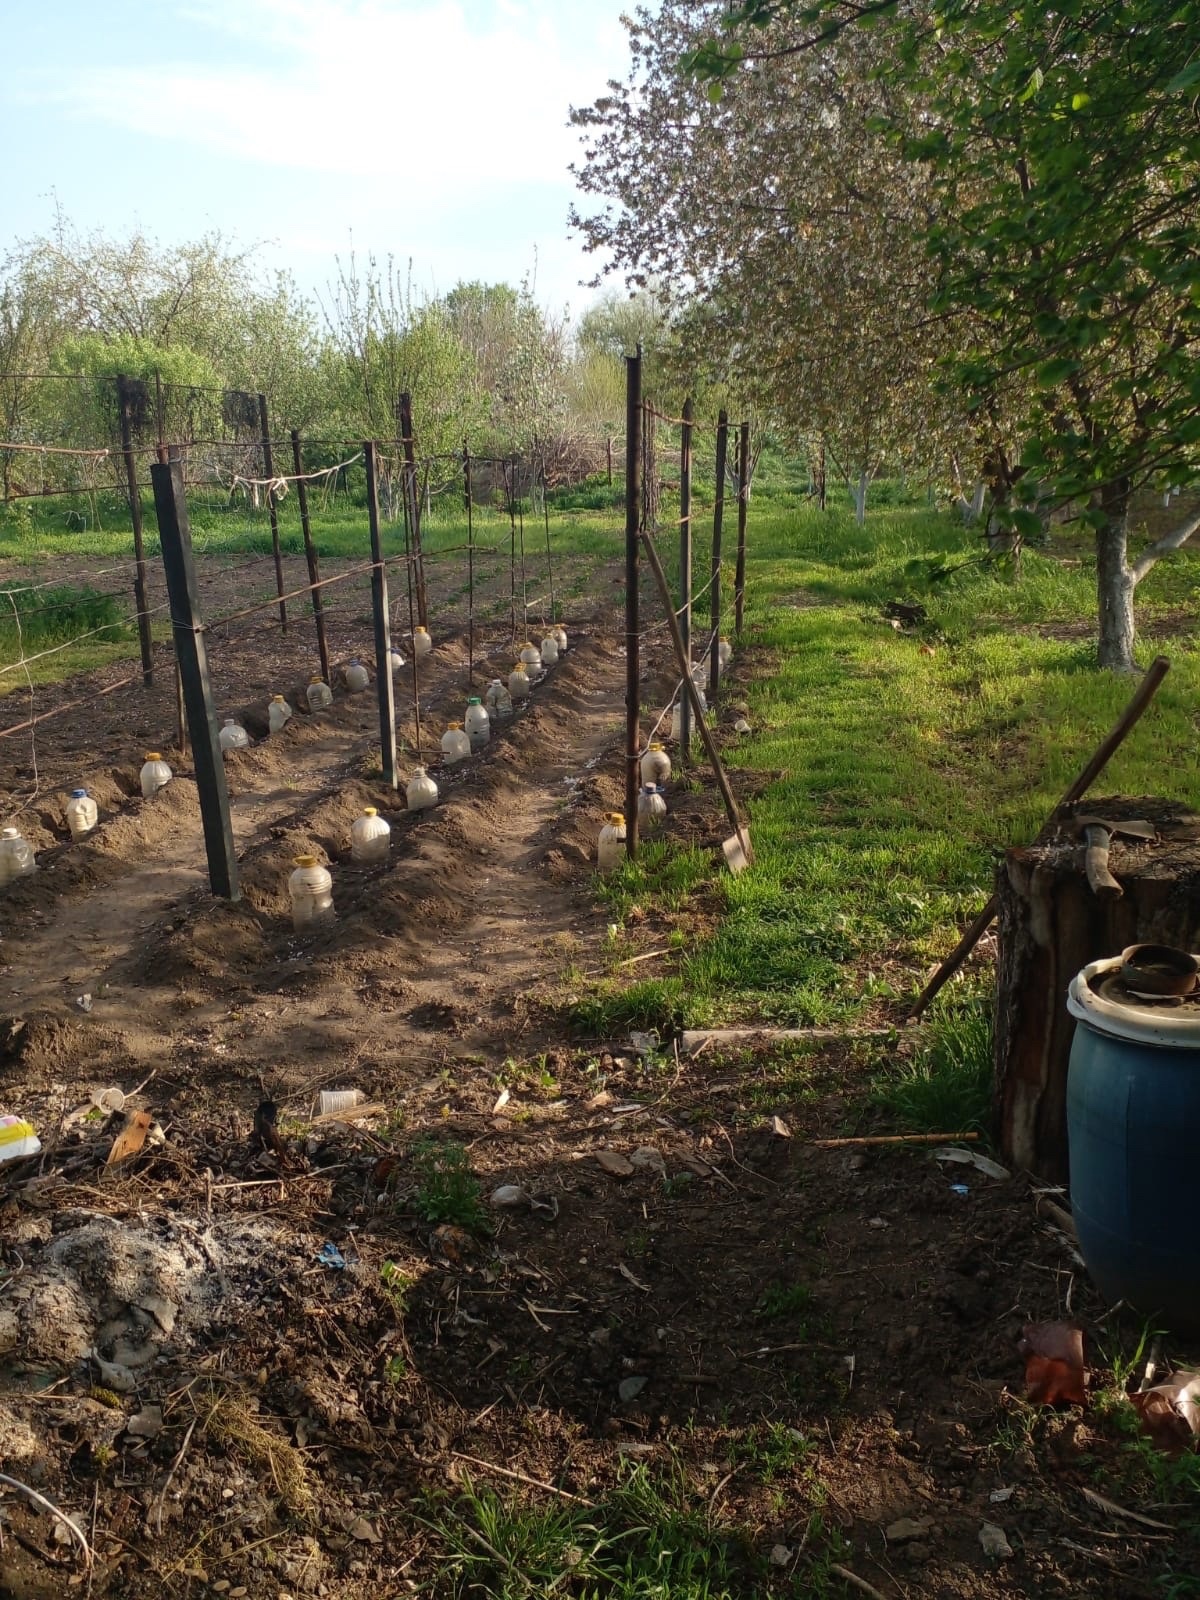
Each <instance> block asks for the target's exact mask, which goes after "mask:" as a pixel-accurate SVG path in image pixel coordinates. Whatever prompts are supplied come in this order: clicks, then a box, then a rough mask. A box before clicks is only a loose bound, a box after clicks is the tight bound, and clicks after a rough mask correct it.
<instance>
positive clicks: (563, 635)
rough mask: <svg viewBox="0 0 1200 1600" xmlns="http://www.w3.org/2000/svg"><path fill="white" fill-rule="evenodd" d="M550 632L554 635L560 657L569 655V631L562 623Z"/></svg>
mask: <svg viewBox="0 0 1200 1600" xmlns="http://www.w3.org/2000/svg"><path fill="white" fill-rule="evenodd" d="M550 632H551V633H552V634H553V635H554V642H555V644H556V645H557V646H558V653H559V655H560V656H565V655H566V653H567V630H566V629H565V628H564V627H563V625H562V623H561V622H560V623H558V624H557V625H556V626H555V627H553V628H551V629H550Z"/></svg>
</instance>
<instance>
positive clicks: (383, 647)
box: [363, 440, 416, 789]
mask: <svg viewBox="0 0 1200 1600" xmlns="http://www.w3.org/2000/svg"><path fill="white" fill-rule="evenodd" d="M363 458H364V460H365V461H366V464H367V522H368V524H369V526H370V529H371V562H372V566H371V610H372V612H373V614H374V618H375V688H376V692H377V693H378V695H379V748H380V755H381V762H382V766H383V781H384V783H386V784H387V785H388V787H389V788H391V789H395V788H397V787H398V786H399V780H398V778H397V776H396V698H395V694H394V692H393V689H392V638H391V630H390V628H389V626H388V590H387V568H386V567H385V566H384V564H383V544H382V541H381V540H380V536H379V482H378V479H377V477H376V473H375V446H374V444H373V443H371V441H370V440H368V441H367V443H366V444H364V445H363ZM413 653H414V655H415V654H416V652H415V651H414V652H413Z"/></svg>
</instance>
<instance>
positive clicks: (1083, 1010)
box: [1067, 956, 1200, 1050]
mask: <svg viewBox="0 0 1200 1600" xmlns="http://www.w3.org/2000/svg"><path fill="white" fill-rule="evenodd" d="M1123 960H1124V958H1123V957H1122V956H1109V957H1106V958H1105V959H1104V960H1103V961H1091V962H1089V963H1088V965H1087V966H1086V967H1084V968H1083V970H1082V971H1081V972H1078V973H1077V974H1076V975H1075V977H1074V978H1072V979H1071V986H1070V988H1069V989H1068V991H1067V1010H1068V1011H1069V1012H1070V1013H1071V1015H1072V1016H1073V1017H1074V1018H1075V1019H1076V1021H1078V1022H1084V1023H1086V1024H1087V1025H1088V1027H1090V1028H1094V1029H1095V1031H1096V1032H1097V1033H1104V1034H1107V1035H1108V1036H1109V1037H1110V1038H1113V1039H1128V1040H1129V1041H1131V1042H1132V1043H1134V1044H1150V1045H1159V1046H1165V1047H1170V1046H1175V1047H1176V1048H1179V1049H1189V1050H1200V1006H1196V1005H1182V1006H1180V1005H1167V1004H1164V1003H1163V1000H1162V999H1161V998H1151V999H1146V1000H1138V999H1136V998H1135V997H1134V996H1133V995H1131V994H1130V993H1129V992H1128V991H1127V990H1126V989H1125V988H1124V987H1123V986H1118V984H1117V983H1116V974H1117V973H1118V972H1119V971H1120V968H1121V965H1122V962H1123Z"/></svg>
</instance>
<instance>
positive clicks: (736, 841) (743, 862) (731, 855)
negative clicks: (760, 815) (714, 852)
mask: <svg viewBox="0 0 1200 1600" xmlns="http://www.w3.org/2000/svg"><path fill="white" fill-rule="evenodd" d="M743 839H744V840H745V841H746V848H745V849H744V850H743V848H742V840H743ZM721 849H722V850H723V851H724V852H725V865H726V866H727V867H728V868H729V870H730V872H732V873H735V874H736V873H739V872H745V870H746V868H747V867H749V866H752V865H753V863H754V846H753V845H752V844H751V843H750V830H749V828H743V829H742V832H741V835H740V837H739V835H738V834H736V833H734V834H731V835H730V837H729V838H728V839H726V840H725V841H724V843H723V844H722V845H721Z"/></svg>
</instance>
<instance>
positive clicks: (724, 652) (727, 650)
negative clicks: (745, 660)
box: [717, 639, 733, 667]
mask: <svg viewBox="0 0 1200 1600" xmlns="http://www.w3.org/2000/svg"><path fill="white" fill-rule="evenodd" d="M717 660H718V661H719V662H720V664H721V665H722V666H723V667H727V666H728V665H729V663H730V662H731V661H732V660H733V646H732V645H731V644H730V642H729V640H728V639H722V640H721V641H720V642H719V643H718V645H717Z"/></svg>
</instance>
